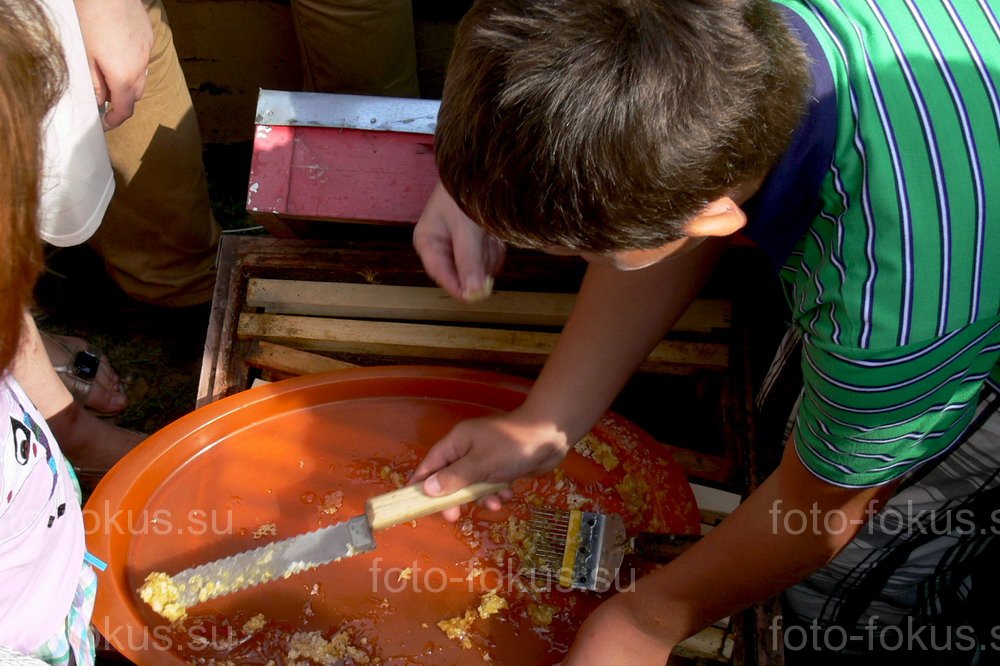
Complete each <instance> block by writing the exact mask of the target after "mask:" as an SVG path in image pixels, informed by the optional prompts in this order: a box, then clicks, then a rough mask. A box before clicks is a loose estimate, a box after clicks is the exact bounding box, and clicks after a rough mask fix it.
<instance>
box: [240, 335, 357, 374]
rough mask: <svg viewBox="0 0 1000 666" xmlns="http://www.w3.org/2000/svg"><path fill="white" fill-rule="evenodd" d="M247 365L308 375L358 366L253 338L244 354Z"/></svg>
mask: <svg viewBox="0 0 1000 666" xmlns="http://www.w3.org/2000/svg"><path fill="white" fill-rule="evenodd" d="M246 362H247V365H250V366H252V367H254V368H261V369H264V370H273V371H276V372H283V373H285V374H289V375H310V374H313V373H315V372H327V371H329V370H343V369H345V368H356V367H358V366H357V365H355V364H354V363H347V362H346V361H338V360H336V359H332V358H328V357H326V356H322V355H320V354H313V353H311V352H307V351H302V350H300V349H293V348H292V347H284V346H282V345H276V344H274V343H273V342H267V341H266V340H254V342H253V344H252V345H251V346H250V351H249V352H248V353H247V356H246Z"/></svg>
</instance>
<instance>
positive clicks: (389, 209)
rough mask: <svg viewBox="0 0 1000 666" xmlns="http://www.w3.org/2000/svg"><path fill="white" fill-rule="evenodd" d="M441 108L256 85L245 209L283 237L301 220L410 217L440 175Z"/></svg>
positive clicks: (405, 220) (405, 219)
mask: <svg viewBox="0 0 1000 666" xmlns="http://www.w3.org/2000/svg"><path fill="white" fill-rule="evenodd" d="M438 106H439V102H438V101H436V100H421V99H402V98H393V97H368V96H360V95H335V94H325V93H305V92H284V91H275V90H261V91H260V96H259V97H258V101H257V117H256V121H255V124H256V131H255V133H254V144H253V158H252V161H251V165H250V181H249V185H248V191H247V211H248V212H249V213H250V214H251V215H252V216H254V217H255V218H256V219H258V220H259V221H260V222H261V224H263V225H264V226H265V227H266V228H267V229H268V230H269V231H270V232H271V233H272V234H273V235H276V236H284V237H289V236H297V235H299V233H298V231H301V229H303V228H304V226H305V225H304V224H303V223H304V222H308V221H351V222H375V223H397V224H400V223H414V222H416V221H417V219H418V218H419V217H420V213H421V211H422V210H423V207H424V204H425V203H426V202H427V198H428V197H429V196H430V193H431V190H432V189H433V187H434V185H435V183H436V182H437V169H436V167H435V166H434V127H435V125H436V123H437V112H438Z"/></svg>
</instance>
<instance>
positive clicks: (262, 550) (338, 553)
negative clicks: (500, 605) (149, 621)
mask: <svg viewBox="0 0 1000 666" xmlns="http://www.w3.org/2000/svg"><path fill="white" fill-rule="evenodd" d="M508 487H509V485H508V484H506V483H474V484H472V485H471V486H468V487H466V488H463V489H461V490H459V491H457V492H454V493H451V494H450V495H444V496H442V497H429V496H427V495H425V494H424V493H423V491H422V490H421V489H420V486H407V487H405V488H400V489H398V490H394V491H392V492H389V493H385V494H384V495H378V496H377V497H372V498H370V499H369V500H368V501H367V502H365V513H364V515H361V516H356V517H354V518H351V519H350V520H347V521H344V522H342V523H337V524H336V525H330V526H328V527H322V528H320V529H318V530H313V531H312V532H306V533H305V534H299V535H298V536H293V537H289V538H288V539H283V540H281V541H275V542H273V543H269V544H266V545H264V546H261V547H259V548H254V549H253V550H248V551H244V552H242V553H238V554H236V555H230V556H229V557H223V558H222V559H218V560H215V561H213V562H208V563H206V564H200V565H198V566H195V567H191V568H190V569H185V570H184V571H181V572H180V573H178V574H175V575H173V576H169V577H168V576H166V575H165V574H162V573H159V574H150V575H149V576H148V577H147V578H146V582H145V583H144V584H143V587H142V588H140V589H139V596H140V597H141V598H142V599H144V600H145V601H146V602H147V603H149V604H150V606H152V607H153V609H154V610H155V611H156V612H157V613H160V614H161V615H163V616H164V617H166V618H168V619H170V620H171V621H173V620H174V619H176V618H180V617H183V616H184V614H185V612H186V609H187V608H189V607H191V606H194V605H195V604H199V603H202V602H205V601H209V600H211V599H215V598H216V597H220V596H222V595H224V594H231V593H233V592H238V591H239V590H243V589H246V588H248V587H252V586H254V585H259V584H260V583H266V582H267V581H270V580H277V579H281V578H288V577H289V576H292V575H294V574H297V573H299V572H302V571H306V570H307V569H312V568H314V567H318V566H321V565H323V564H327V563H330V562H336V561H337V560H342V559H344V558H345V557H351V556H352V555H357V554H359V553H365V552H368V551H371V550H374V549H375V538H374V536H373V532H375V531H376V530H383V529H387V528H389V527H392V526H394V525H399V524H400V523H404V522H409V521H411V520H414V519H416V518H422V517H424V516H429V515H431V514H432V513H438V512H439V511H444V510H445V509H448V508H451V507H453V506H458V505H460V504H465V503H466V502H472V501H475V500H477V499H479V498H481V497H485V496H487V495H493V494H495V493H498V492H500V491H502V490H504V489H506V488H508ZM165 610H167V611H168V612H164V611H165Z"/></svg>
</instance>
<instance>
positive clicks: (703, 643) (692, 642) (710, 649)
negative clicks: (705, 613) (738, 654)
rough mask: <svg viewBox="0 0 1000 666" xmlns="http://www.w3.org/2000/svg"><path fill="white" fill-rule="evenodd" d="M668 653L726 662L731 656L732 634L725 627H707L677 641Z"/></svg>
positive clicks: (689, 657)
mask: <svg viewBox="0 0 1000 666" xmlns="http://www.w3.org/2000/svg"><path fill="white" fill-rule="evenodd" d="M670 654H671V655H672V656H678V657H687V658H688V659H709V660H711V661H718V662H728V661H729V660H730V659H731V658H732V656H733V636H732V634H731V633H730V632H729V631H727V630H725V629H720V628H718V627H708V628H706V629H702V630H701V631H699V632H698V633H697V634H695V635H694V636H691V637H690V638H686V639H684V640H683V641H681V642H680V643H678V644H677V646H676V647H675V648H674V650H673V652H671V653H670Z"/></svg>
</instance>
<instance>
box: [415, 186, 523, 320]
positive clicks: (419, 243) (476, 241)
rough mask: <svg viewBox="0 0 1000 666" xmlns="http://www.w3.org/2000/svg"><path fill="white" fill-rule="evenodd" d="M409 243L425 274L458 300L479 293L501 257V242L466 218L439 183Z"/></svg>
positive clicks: (495, 269)
mask: <svg viewBox="0 0 1000 666" xmlns="http://www.w3.org/2000/svg"><path fill="white" fill-rule="evenodd" d="M413 247H414V248H416V250H417V254H419V255H420V260H421V261H422V262H423V264H424V270H426V271H427V274H428V275H430V276H431V277H432V278H433V279H434V281H435V282H437V283H438V284H439V285H441V287H442V288H443V289H444V290H445V291H447V292H448V293H449V294H451V295H452V296H453V297H455V298H457V299H458V300H460V301H469V300H472V299H474V297H475V296H476V295H479V294H482V293H483V292H484V291H485V290H486V289H485V286H486V284H487V278H489V277H492V275H493V274H494V273H495V272H496V271H497V270H499V268H500V265H501V264H502V263H503V257H504V247H503V244H502V243H500V241H498V240H497V239H495V238H493V236H490V235H489V234H488V233H486V232H485V231H483V230H482V229H480V228H479V227H478V226H477V225H476V223H475V222H473V221H472V220H470V219H469V218H468V217H467V216H466V215H465V213H463V212H462V209H461V208H459V207H458V204H456V203H455V200H454V199H452V198H451V195H450V194H448V191H447V190H445V189H444V186H443V185H441V183H438V184H437V185H436V186H435V188H434V191H433V192H432V193H431V197H430V199H428V200H427V206H426V207H425V208H424V212H423V214H421V216H420V220H419V221H418V222H417V226H416V227H415V228H414V229H413Z"/></svg>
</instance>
